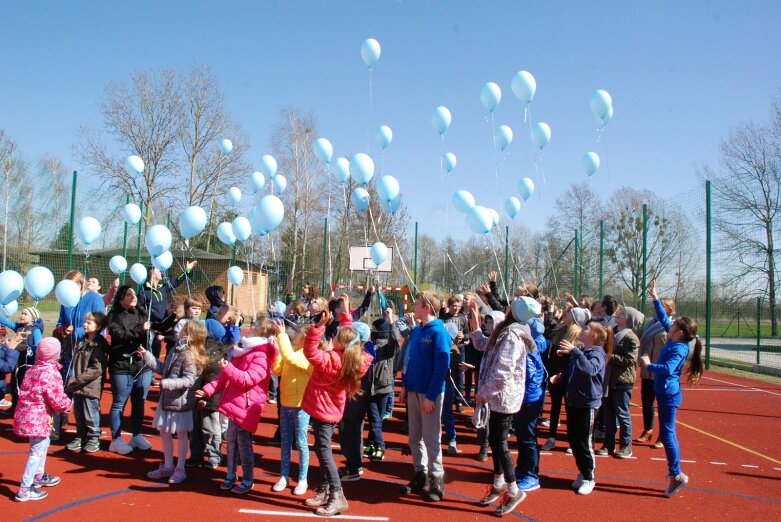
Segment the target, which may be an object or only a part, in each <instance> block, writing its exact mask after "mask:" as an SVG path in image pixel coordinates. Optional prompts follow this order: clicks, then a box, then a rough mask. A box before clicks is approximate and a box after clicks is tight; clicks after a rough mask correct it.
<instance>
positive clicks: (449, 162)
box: [442, 152, 458, 174]
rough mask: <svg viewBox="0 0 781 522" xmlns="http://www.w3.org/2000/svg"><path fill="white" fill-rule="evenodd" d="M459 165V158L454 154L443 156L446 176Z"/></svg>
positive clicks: (448, 153) (449, 153) (447, 153)
mask: <svg viewBox="0 0 781 522" xmlns="http://www.w3.org/2000/svg"><path fill="white" fill-rule="evenodd" d="M457 164H458V158H456V155H455V154H453V153H452V152H446V153H445V154H444V155H443V156H442V168H443V169H444V170H445V174H450V173H451V172H453V169H454V168H456V165H457Z"/></svg>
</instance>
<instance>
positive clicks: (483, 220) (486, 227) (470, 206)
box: [451, 190, 499, 234]
mask: <svg viewBox="0 0 781 522" xmlns="http://www.w3.org/2000/svg"><path fill="white" fill-rule="evenodd" d="M451 201H452V202H453V206H454V207H456V210H458V211H459V212H461V213H463V214H466V224H467V226H469V228H470V229H472V230H473V231H474V232H477V233H478V234H487V233H488V232H490V231H491V229H492V228H493V227H495V226H497V225H498V224H499V213H498V212H497V211H496V210H494V209H492V208H486V207H484V206H482V205H476V204H475V197H474V196H473V195H472V193H471V192H469V191H467V190H456V191H455V192H454V193H453V196H452V197H451Z"/></svg>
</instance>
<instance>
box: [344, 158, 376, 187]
mask: <svg viewBox="0 0 781 522" xmlns="http://www.w3.org/2000/svg"><path fill="white" fill-rule="evenodd" d="M350 176H352V178H353V179H354V180H355V181H356V183H360V184H361V185H366V184H367V183H369V182H370V181H371V180H372V178H373V177H374V161H373V160H372V158H371V156H369V155H368V154H364V153H363V152H359V153H358V154H356V155H355V156H353V158H352V159H351V160H350Z"/></svg>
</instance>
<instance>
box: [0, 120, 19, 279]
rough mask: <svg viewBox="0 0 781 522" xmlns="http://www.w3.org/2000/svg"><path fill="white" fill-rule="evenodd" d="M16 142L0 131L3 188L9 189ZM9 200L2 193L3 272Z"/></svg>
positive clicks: (6, 245)
mask: <svg viewBox="0 0 781 522" xmlns="http://www.w3.org/2000/svg"><path fill="white" fill-rule="evenodd" d="M16 161H17V158H16V142H14V140H13V139H12V138H11V136H9V135H8V134H7V133H6V132H5V131H4V130H2V129H0V162H1V163H2V166H3V175H4V176H5V186H6V187H10V186H11V185H10V182H11V174H12V173H13V171H14V166H15V164H16ZM10 199H11V191H10V190H5V191H4V192H3V271H5V267H6V257H7V255H8V210H9V202H10Z"/></svg>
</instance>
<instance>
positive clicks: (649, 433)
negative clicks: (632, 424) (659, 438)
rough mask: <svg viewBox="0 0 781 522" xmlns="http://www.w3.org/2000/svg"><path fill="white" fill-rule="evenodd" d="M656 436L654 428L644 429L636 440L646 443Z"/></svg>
mask: <svg viewBox="0 0 781 522" xmlns="http://www.w3.org/2000/svg"><path fill="white" fill-rule="evenodd" d="M653 437H654V430H653V429H650V430H643V433H641V434H640V436H639V437H637V438H636V439H635V442H639V443H640V444H645V443H646V442H651V439H652V438H653Z"/></svg>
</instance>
